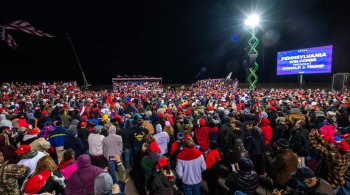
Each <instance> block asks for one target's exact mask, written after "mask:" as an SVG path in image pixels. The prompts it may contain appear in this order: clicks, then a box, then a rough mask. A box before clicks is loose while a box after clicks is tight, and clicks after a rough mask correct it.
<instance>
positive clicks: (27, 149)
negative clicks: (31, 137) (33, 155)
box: [16, 145, 32, 154]
mask: <svg viewBox="0 0 350 195" xmlns="http://www.w3.org/2000/svg"><path fill="white" fill-rule="evenodd" d="M31 150H32V148H31V147H30V145H21V146H20V147H19V148H18V149H17V150H16V154H25V153H27V152H30V151H31Z"/></svg>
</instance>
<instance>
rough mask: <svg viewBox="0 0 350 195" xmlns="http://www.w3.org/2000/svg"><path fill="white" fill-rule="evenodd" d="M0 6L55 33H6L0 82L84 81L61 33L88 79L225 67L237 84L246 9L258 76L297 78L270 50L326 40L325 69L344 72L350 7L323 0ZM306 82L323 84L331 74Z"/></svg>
mask: <svg viewBox="0 0 350 195" xmlns="http://www.w3.org/2000/svg"><path fill="white" fill-rule="evenodd" d="M0 7H1V11H0V24H2V23H5V22H9V21H13V20H18V19H25V20H27V21H29V22H30V23H31V24H32V25H33V26H34V27H36V28H37V29H40V30H42V31H44V32H47V33H50V34H52V35H55V36H56V38H43V37H36V36H32V35H29V34H25V33H22V32H14V31H11V34H12V35H13V37H14V38H15V40H16V42H17V44H18V45H19V47H20V48H18V49H17V50H14V49H12V48H10V47H8V46H7V45H5V44H4V42H1V44H0V64H1V68H2V69H5V67H6V69H8V70H9V72H4V71H1V76H0V81H26V82H38V81H58V80H65V81H68V80H76V81H78V82H79V83H80V84H82V76H81V73H80V70H79V68H78V66H77V63H76V60H75V58H74V55H73V51H72V49H71V47H70V45H69V42H68V41H67V39H66V38H65V34H66V33H69V34H70V36H71V38H72V41H73V43H74V45H75V47H76V50H77V53H78V56H79V59H80V61H81V64H82V67H83V69H84V71H85V74H86V76H87V79H88V81H89V83H91V84H93V85H101V84H110V83H111V78H112V77H114V76H115V75H116V74H120V75H125V74H127V75H133V74H135V75H150V76H161V77H163V81H164V82H165V83H189V82H193V81H194V80H195V79H196V78H209V77H224V76H226V75H227V74H228V73H229V72H231V71H232V72H233V77H238V78H239V80H240V82H244V80H245V72H244V71H245V68H244V65H243V63H242V62H243V59H244V56H245V48H246V47H247V40H248V35H247V32H246V31H245V30H244V28H243V23H244V19H245V17H246V16H247V14H249V13H252V12H254V11H256V12H258V13H261V14H260V15H261V17H262V20H263V25H262V27H261V29H260V31H259V37H260V39H261V40H263V41H262V43H261V44H260V45H259V51H260V55H259V57H258V59H257V60H258V62H259V64H260V70H259V76H260V82H297V76H296V75H294V76H276V55H277V52H278V51H285V50H292V49H299V48H307V47H317V46H324V45H333V70H332V72H333V73H337V72H350V64H349V62H350V55H349V53H348V52H349V51H350V28H349V21H348V20H349V19H350V12H349V11H348V9H347V7H346V6H344V5H342V4H341V3H338V2H337V3H335V1H331V0H303V1H300V0H270V1H267V0H265V1H263V0H260V1H257V0H253V1H249V0H239V1H234V0H142V1H141V0H140V1H133V0H117V1H108V2H107V1H76V0H74V1H73V0H61V1H47V0H46V1H43V0H35V1H18V0H11V1H5V0H1V1H0ZM263 53H264V55H263ZM263 56H264V57H263ZM204 70H206V71H204ZM305 79H306V81H310V82H322V81H323V82H325V81H330V80H331V74H321V75H306V76H305Z"/></svg>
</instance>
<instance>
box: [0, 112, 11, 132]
mask: <svg viewBox="0 0 350 195" xmlns="http://www.w3.org/2000/svg"><path fill="white" fill-rule="evenodd" d="M2 126H6V127H9V128H11V129H12V122H11V121H10V120H7V118H6V115H5V114H0V127H2Z"/></svg>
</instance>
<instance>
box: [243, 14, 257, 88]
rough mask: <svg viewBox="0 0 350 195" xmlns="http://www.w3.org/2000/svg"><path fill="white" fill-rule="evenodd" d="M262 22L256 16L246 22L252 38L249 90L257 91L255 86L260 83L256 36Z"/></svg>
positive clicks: (249, 43) (250, 17) (249, 41)
mask: <svg viewBox="0 0 350 195" xmlns="http://www.w3.org/2000/svg"><path fill="white" fill-rule="evenodd" d="M259 22H260V17H259V16H258V15H256V14H253V15H250V16H249V17H248V18H247V19H246V20H245V22H244V24H245V26H246V28H247V30H248V32H249V34H250V37H249V40H248V45H249V49H248V57H249V62H248V70H249V76H248V82H249V84H250V85H249V89H253V90H254V89H256V86H255V84H256V83H257V82H258V79H259V78H258V75H257V74H256V72H257V70H258V69H259V64H258V63H257V62H256V58H257V57H258V50H257V46H258V44H259V39H258V38H257V37H256V34H257V32H258V28H257V27H258V26H259ZM250 62H252V63H253V65H252V66H250V64H251V63H250Z"/></svg>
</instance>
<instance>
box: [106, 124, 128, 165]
mask: <svg viewBox="0 0 350 195" xmlns="http://www.w3.org/2000/svg"><path fill="white" fill-rule="evenodd" d="M115 132H116V129H114V128H109V130H108V133H109V134H108V136H107V137H105V138H104V139H103V140H102V148H103V155H104V156H105V158H106V159H107V160H108V159H109V157H110V156H113V157H114V155H115V154H118V155H119V156H122V152H123V139H122V137H121V136H120V135H116V134H115Z"/></svg>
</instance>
